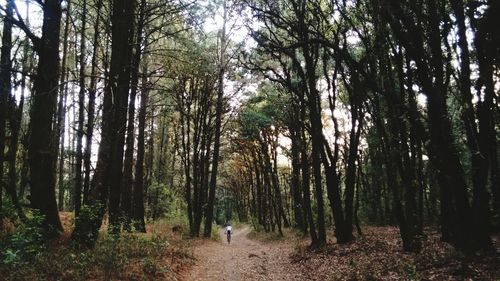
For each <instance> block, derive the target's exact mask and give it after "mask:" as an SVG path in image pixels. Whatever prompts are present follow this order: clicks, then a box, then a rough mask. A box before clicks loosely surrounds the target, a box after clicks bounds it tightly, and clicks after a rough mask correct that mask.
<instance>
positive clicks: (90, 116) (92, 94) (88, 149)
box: [83, 0, 102, 205]
mask: <svg viewBox="0 0 500 281" xmlns="http://www.w3.org/2000/svg"><path fill="white" fill-rule="evenodd" d="M101 8H102V0H97V3H96V20H95V23H94V38H93V39H92V42H93V43H92V46H93V49H92V62H91V70H90V85H89V94H88V98H89V104H88V109H87V111H88V112H87V131H86V134H85V151H84V153H83V165H84V167H85V177H84V179H83V204H85V205H86V204H89V196H90V171H91V167H90V166H91V155H92V142H93V140H92V138H93V136H94V120H95V116H94V115H95V99H96V92H97V67H98V62H97V52H98V50H99V28H100V22H101V21H100V19H101Z"/></svg>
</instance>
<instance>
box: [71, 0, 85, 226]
mask: <svg viewBox="0 0 500 281" xmlns="http://www.w3.org/2000/svg"><path fill="white" fill-rule="evenodd" d="M82 5H83V7H82V14H81V21H82V26H81V27H80V58H79V64H80V73H79V76H80V77H79V78H80V79H79V87H80V90H79V91H78V129H77V132H76V134H77V139H76V159H75V179H74V197H73V199H74V202H73V205H74V207H75V217H77V216H78V215H79V214H80V209H81V205H82V190H83V178H82V166H83V151H82V150H83V133H84V132H83V126H84V122H85V116H84V114H85V66H86V63H85V52H86V47H85V45H86V40H85V29H86V26H87V0H83V3H82Z"/></svg>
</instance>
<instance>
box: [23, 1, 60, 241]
mask: <svg viewBox="0 0 500 281" xmlns="http://www.w3.org/2000/svg"><path fill="white" fill-rule="evenodd" d="M61 14H62V10H61V3H60V1H58V0H47V1H45V5H44V6H43V25H42V38H41V39H35V40H34V42H33V44H34V46H35V50H36V51H37V53H38V57H39V61H38V68H37V76H36V77H35V81H34V87H33V96H32V106H31V114H30V120H31V121H30V140H29V162H30V173H31V180H30V183H31V198H30V200H31V205H32V206H33V208H34V209H37V210H39V211H40V213H41V214H42V215H44V223H43V227H44V229H45V231H46V234H48V235H49V236H54V235H58V233H59V232H61V231H62V225H61V221H60V220H59V214H58V209H57V201H56V197H55V162H56V159H55V157H54V156H55V155H56V152H55V149H57V147H54V144H53V142H52V141H53V140H54V138H53V137H54V135H53V134H54V130H53V127H52V124H53V117H54V109H55V107H56V101H57V90H58V83H59V75H60V68H59V38H60V34H59V33H60V25H61Z"/></svg>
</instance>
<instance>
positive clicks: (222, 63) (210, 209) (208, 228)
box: [204, 0, 228, 237]
mask: <svg viewBox="0 0 500 281" xmlns="http://www.w3.org/2000/svg"><path fill="white" fill-rule="evenodd" d="M226 5H227V3H226V0H224V1H223V9H224V16H223V26H222V31H221V38H220V56H219V77H218V83H219V84H218V87H217V104H216V109H215V135H214V154H213V160H212V174H211V175H210V187H209V193H208V202H207V210H206V214H205V232H204V236H205V237H210V235H211V234H212V221H213V216H214V202H215V189H216V187H217V171H218V166H219V151H220V135H221V126H222V125H221V124H222V110H223V108H222V107H223V98H224V73H225V69H226V60H225V56H226V55H225V49H226V44H227V43H226V22H227V12H228V11H227V10H228V7H227V6H226Z"/></svg>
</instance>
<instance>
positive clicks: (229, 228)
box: [224, 223, 233, 244]
mask: <svg viewBox="0 0 500 281" xmlns="http://www.w3.org/2000/svg"><path fill="white" fill-rule="evenodd" d="M232 233H233V227H232V226H231V224H229V223H228V224H227V225H226V230H225V231H224V234H226V235H227V243H228V244H231V234H232Z"/></svg>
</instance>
